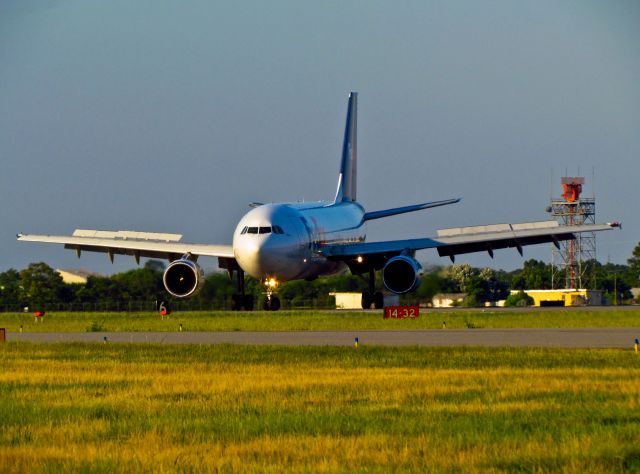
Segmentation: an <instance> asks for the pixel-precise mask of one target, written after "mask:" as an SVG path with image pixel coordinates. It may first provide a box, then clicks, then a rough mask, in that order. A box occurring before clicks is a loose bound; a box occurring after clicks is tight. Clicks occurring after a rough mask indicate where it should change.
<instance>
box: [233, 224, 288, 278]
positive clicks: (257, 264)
mask: <svg viewBox="0 0 640 474" xmlns="http://www.w3.org/2000/svg"><path fill="white" fill-rule="evenodd" d="M283 237H284V236H283V235H273V234H271V235H264V236H263V235H254V236H251V237H249V238H247V239H243V240H244V241H243V243H242V245H240V246H238V248H237V249H236V252H235V254H236V259H237V260H238V263H239V264H240V266H241V267H242V268H243V269H244V270H245V271H246V272H247V273H249V274H250V275H251V276H252V277H254V278H257V279H262V278H264V277H267V276H269V277H271V276H274V277H277V278H279V279H282V278H288V277H289V276H290V275H289V274H290V273H291V271H292V270H293V268H292V265H294V264H295V262H292V261H291V259H292V255H291V251H292V248H291V243H292V242H290V241H288V239H285V238H283ZM294 246H295V245H294Z"/></svg>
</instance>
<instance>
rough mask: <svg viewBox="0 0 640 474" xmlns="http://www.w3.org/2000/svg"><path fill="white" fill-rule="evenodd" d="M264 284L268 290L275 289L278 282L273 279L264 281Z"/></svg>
mask: <svg viewBox="0 0 640 474" xmlns="http://www.w3.org/2000/svg"><path fill="white" fill-rule="evenodd" d="M264 284H265V286H268V287H269V288H275V287H276V286H278V280H276V279H275V278H269V279H267V280H265V282H264Z"/></svg>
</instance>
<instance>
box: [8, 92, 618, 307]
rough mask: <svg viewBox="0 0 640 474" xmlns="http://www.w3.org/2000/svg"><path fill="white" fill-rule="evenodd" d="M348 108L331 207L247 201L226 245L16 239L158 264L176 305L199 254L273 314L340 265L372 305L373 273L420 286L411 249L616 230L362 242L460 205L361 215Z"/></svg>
mask: <svg viewBox="0 0 640 474" xmlns="http://www.w3.org/2000/svg"><path fill="white" fill-rule="evenodd" d="M357 102H358V94H357V93H356V92H351V94H350V95H349V101H348V107H347V120H346V127H345V133H344V141H343V146H342V158H341V162H340V174H339V177H338V188H337V191H336V194H335V198H334V199H333V200H332V201H320V202H285V203H272V204H263V203H258V202H256V203H252V204H251V205H250V207H251V210H250V211H249V212H247V213H246V214H245V215H244V216H243V217H242V218H241V219H240V221H239V223H238V225H237V226H236V229H235V231H234V233H233V239H232V244H231V245H211V244H191V243H184V242H181V239H182V235H180V234H159V233H151V232H133V231H115V232H111V231H99V230H82V229H77V230H76V231H75V232H73V234H72V235H70V236H54V235H28V234H18V235H17V239H18V240H20V241H29V242H45V243H56V244H64V247H65V248H66V249H72V250H75V251H76V253H77V255H78V257H80V255H81V253H82V252H83V251H88V252H103V253H106V254H107V255H108V256H109V259H110V260H111V262H112V263H113V258H114V255H115V254H119V255H120V254H124V255H131V256H133V257H134V259H135V261H136V263H138V264H139V263H140V258H141V257H150V258H161V259H166V260H168V261H169V262H170V263H169V265H168V266H167V268H166V270H165V272H164V275H163V282H164V286H165V288H166V290H167V292H169V293H170V294H171V295H173V296H175V297H178V298H184V297H188V296H192V295H194V294H195V293H196V292H197V291H198V290H199V289H200V288H201V286H202V284H203V283H204V272H203V270H202V268H201V267H200V266H199V265H198V263H197V262H198V258H199V257H217V258H218V265H219V267H220V268H221V269H225V270H227V271H228V272H229V276H230V278H233V276H234V274H235V278H236V286H237V293H236V294H234V295H233V309H234V310H240V309H245V310H249V311H250V310H253V307H254V301H253V297H252V296H251V295H247V294H246V293H245V274H248V275H251V276H252V277H254V278H256V279H258V280H259V281H261V282H262V283H263V284H264V286H265V289H266V297H265V299H264V302H263V307H264V309H265V310H271V311H275V310H278V309H279V308H280V300H279V299H278V297H277V294H276V288H277V286H278V284H279V283H280V282H285V281H291V280H298V279H305V280H313V279H315V278H317V277H319V276H322V275H329V274H333V273H336V272H339V271H342V270H345V269H346V268H348V269H349V270H350V271H351V273H352V274H355V275H365V274H367V273H368V281H369V285H368V291H365V292H363V293H362V307H363V308H371V306H373V307H374V308H377V309H379V308H382V307H383V304H384V299H383V294H382V292H380V291H376V285H375V275H376V271H381V272H382V282H383V284H384V287H385V288H386V289H387V290H389V291H390V292H392V293H396V294H403V293H407V292H410V291H412V290H415V289H416V288H417V287H418V286H419V284H420V275H421V272H422V268H421V265H420V263H418V261H417V260H416V258H415V254H416V251H418V250H423V249H431V248H433V249H436V251H437V252H438V254H439V255H440V256H441V257H442V256H447V257H449V258H450V259H451V261H452V262H454V261H455V256H456V255H459V254H467V253H472V252H487V253H488V254H489V256H490V257H491V258H493V255H494V251H495V250H497V249H503V248H515V249H517V250H518V252H519V253H520V255H522V253H523V252H522V247H524V246H525V245H533V244H541V243H549V242H552V243H553V244H554V245H555V246H556V247H559V242H560V241H564V240H572V239H575V238H576V237H577V236H578V234H580V233H582V232H596V231H603V230H610V229H611V228H613V227H618V226H619V224H618V223H616V222H614V223H608V224H587V225H574V226H561V225H560V224H559V223H558V222H557V221H541V222H526V223H519V224H495V225H483V226H473V227H459V228H452V229H443V230H438V231H437V233H436V236H435V237H432V238H424V237H423V238H413V239H405V240H391V241H383V242H367V241H366V229H367V222H368V221H370V220H374V219H381V218H385V217H390V216H395V215H398V214H404V213H408V212H415V211H419V210H423V209H430V208H434V207H439V206H445V205H449V204H454V203H457V202H459V201H460V198H454V199H446V200H441V201H433V202H425V203H421V204H414V205H410V206H404V207H396V208H391V209H384V210H379V211H366V210H365V208H364V207H363V206H362V204H360V203H359V202H358V201H357V199H356V197H357V193H356V190H357V165H358V152H357V150H358V149H357Z"/></svg>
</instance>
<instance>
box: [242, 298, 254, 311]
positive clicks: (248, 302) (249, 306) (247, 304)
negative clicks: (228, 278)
mask: <svg viewBox="0 0 640 474" xmlns="http://www.w3.org/2000/svg"><path fill="white" fill-rule="evenodd" d="M243 300H244V302H243V303H244V304H243V306H244V309H245V310H247V311H253V295H244V298H243Z"/></svg>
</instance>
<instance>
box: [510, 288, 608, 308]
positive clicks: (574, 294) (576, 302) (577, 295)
mask: <svg viewBox="0 0 640 474" xmlns="http://www.w3.org/2000/svg"><path fill="white" fill-rule="evenodd" d="M519 292H520V291H519V290H511V294H512V295H514V294H517V293H519ZM524 292H525V293H526V294H527V295H529V296H530V297H531V298H533V301H534V304H533V305H534V306H543V307H544V306H585V305H589V306H599V305H602V290H586V289H578V290H576V289H563V290H524Z"/></svg>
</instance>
